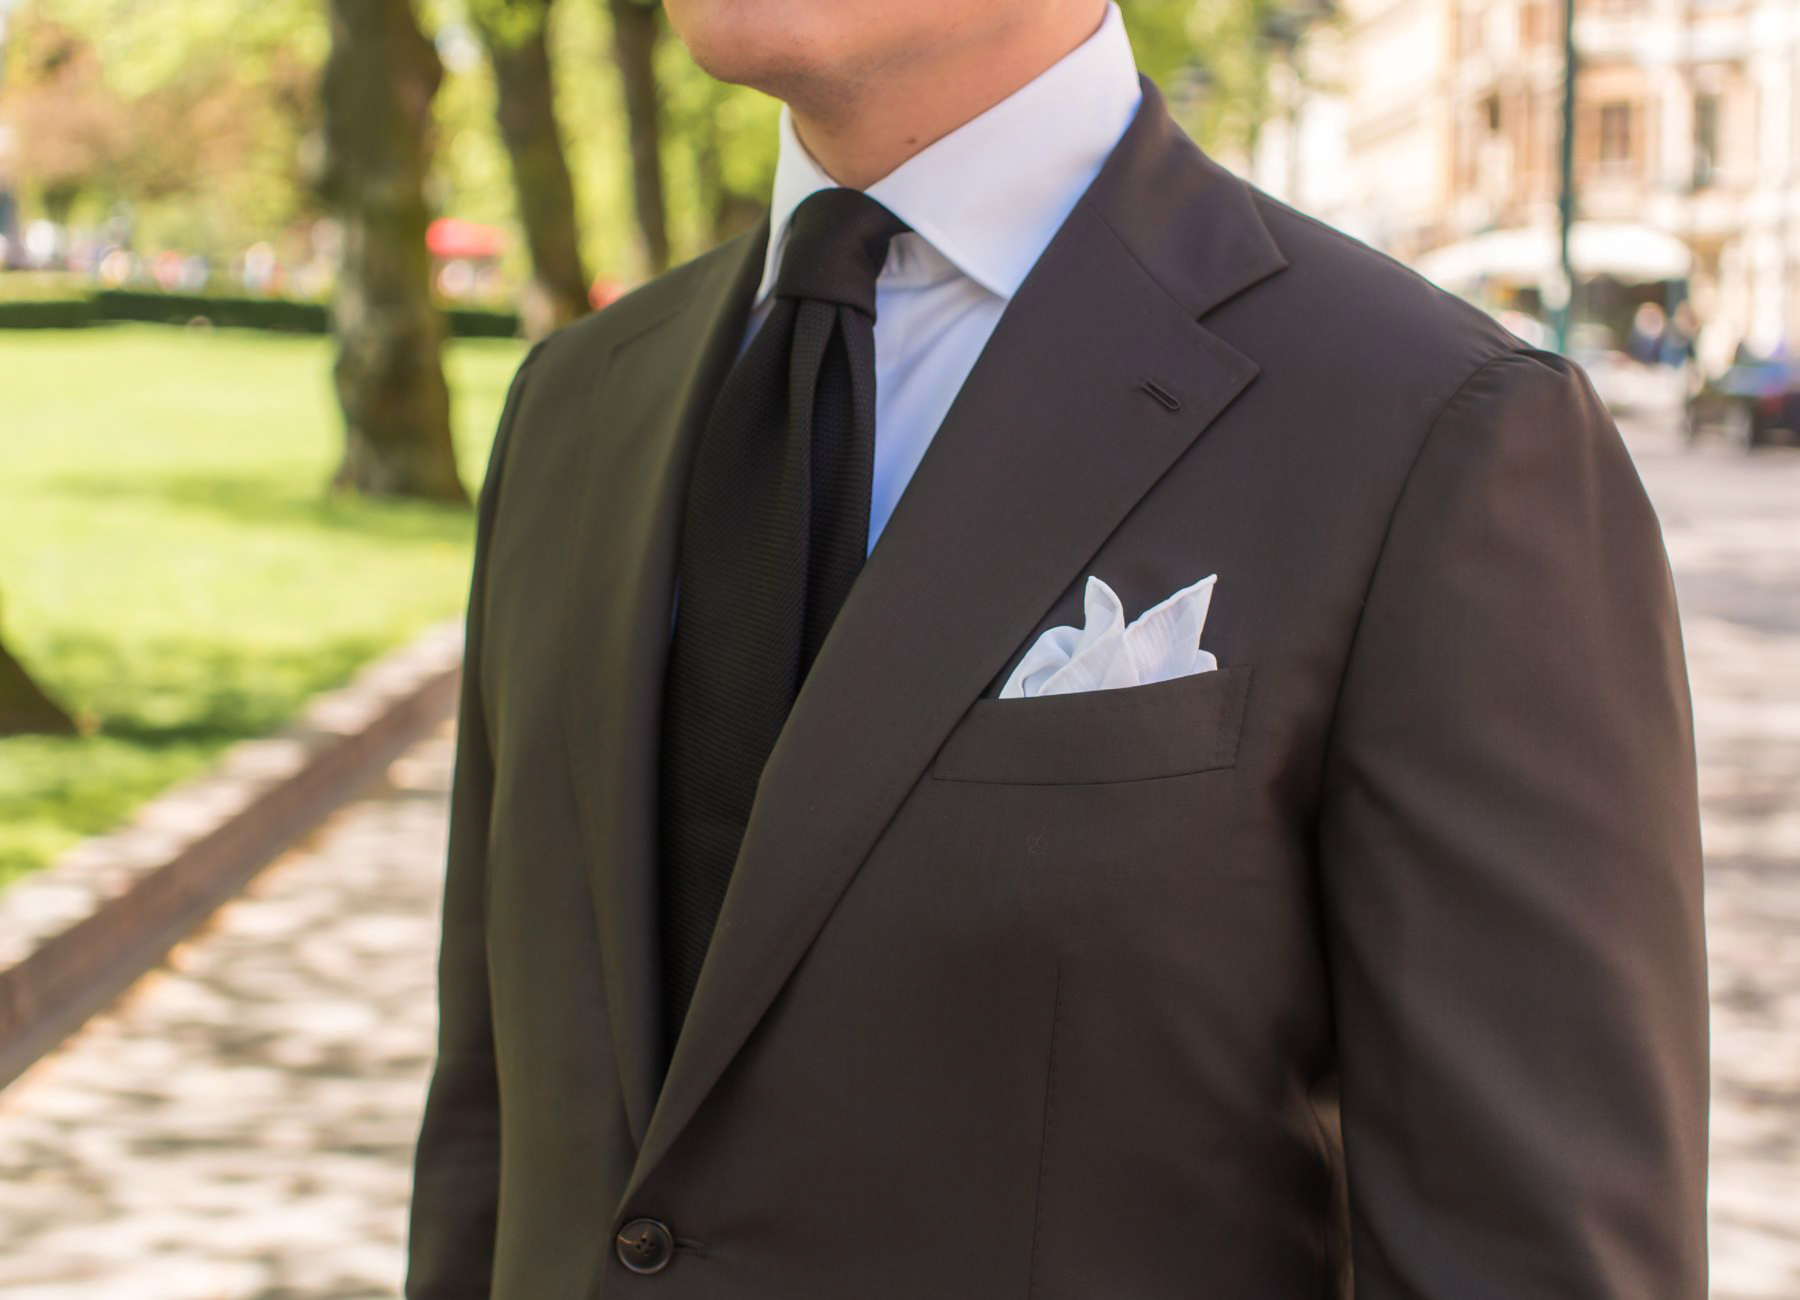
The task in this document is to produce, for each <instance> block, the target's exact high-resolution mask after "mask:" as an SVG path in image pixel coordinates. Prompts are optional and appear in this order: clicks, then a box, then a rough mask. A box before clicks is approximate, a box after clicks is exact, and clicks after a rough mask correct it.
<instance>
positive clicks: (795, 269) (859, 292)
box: [774, 189, 909, 316]
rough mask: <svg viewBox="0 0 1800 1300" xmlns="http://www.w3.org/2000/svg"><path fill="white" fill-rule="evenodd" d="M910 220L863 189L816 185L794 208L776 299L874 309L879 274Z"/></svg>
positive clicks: (776, 277)
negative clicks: (890, 247)
mask: <svg viewBox="0 0 1800 1300" xmlns="http://www.w3.org/2000/svg"><path fill="white" fill-rule="evenodd" d="M907 229H909V227H908V226H907V224H906V223H905V222H904V221H902V220H900V218H899V217H896V216H895V215H894V214H893V213H892V212H889V211H888V210H887V209H886V208H884V207H883V206H882V205H881V204H880V203H879V202H878V201H876V200H875V199H872V198H870V197H869V196H868V195H867V194H864V193H863V192H862V191H861V190H851V189H830V190H818V191H816V192H814V193H812V194H809V195H807V197H806V198H805V200H804V201H802V202H801V204H800V206H799V207H797V208H795V209H794V216H793V221H792V222H791V223H790V224H789V226H788V237H787V247H786V248H785V249H783V250H782V253H781V269H780V271H778V272H777V273H776V276H775V291H774V292H775V296H776V297H777V298H811V299H814V300H816V301H820V302H837V303H843V304H844V305H845V306H846V307H855V308H856V309H857V310H859V311H861V312H864V313H866V314H867V315H869V316H874V314H875V277H876V276H877V275H879V274H880V273H881V264H882V263H883V262H884V261H886V260H887V250H888V241H889V240H891V239H892V238H893V237H894V236H895V235H897V234H899V233H900V232H901V231H903V230H907Z"/></svg>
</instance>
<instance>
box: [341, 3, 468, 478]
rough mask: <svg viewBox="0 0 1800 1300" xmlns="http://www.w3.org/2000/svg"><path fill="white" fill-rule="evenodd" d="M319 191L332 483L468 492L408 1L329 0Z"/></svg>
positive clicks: (433, 57) (431, 66)
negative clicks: (337, 246) (331, 306)
mask: <svg viewBox="0 0 1800 1300" xmlns="http://www.w3.org/2000/svg"><path fill="white" fill-rule="evenodd" d="M330 4H331V54H330V56H329V58H328V59H327V60H326V64H325V79H324V100H325V141H326V150H327V161H326V173H325V177H324V187H323V188H324V192H325V195H326V197H327V198H328V199H329V200H330V201H331V204H332V206H333V208H334V209H335V211H336V213H337V216H338V220H339V223H340V224H341V225H342V227H343V258H342V264H341V266H340V267H339V271H338V293H337V303H336V307H335V310H334V312H333V324H334V328H335V330H336V333H337V339H338V358H337V365H336V367H335V369H334V374H335V377H336V380H337V394H338V404H339V405H340V406H341V407H342V408H343V413H344V433H345V446H344V461H343V465H342V466H341V467H340V468H339V470H338V473H337V478H336V483H337V485H338V486H340V487H344V488H350V489H353V490H355V491H358V492H366V493H370V494H372V495H377V496H408V497H422V498H425V499H427V500H432V501H446V502H455V503H460V504H466V503H467V502H468V495H467V493H466V492H465V491H464V490H463V485H462V480H461V478H460V477H459V476H458V475H457V472H456V453H455V449H454V447H453V446H452V445H451V441H450V392H449V388H448V386H447V385H446V384H445V382H444V367H443V358H442V356H441V350H442V344H443V321H442V318H441V317H440V316H439V315H438V311H437V308H436V307H435V306H434V305H433V303H432V301H431V258H430V255H429V254H428V253H427V252H426V248H425V227H426V226H427V224H429V220H430V215H429V213H428V211H427V209H426V206H425V172H426V168H427V166H428V164H429V159H430V129H431V100H432V96H434V95H435V94H436V93H437V88H438V82H439V80H440V79H441V77H442V75H443V68H442V66H441V65H440V64H439V62H438V57H437V51H436V49H434V48H433V46H432V44H431V42H430V41H429V40H427V39H426V38H425V36H424V34H423V33H421V32H420V31H419V26H418V23H417V22H416V21H415V20H414V18H413V11H412V6H411V3H410V0H330Z"/></svg>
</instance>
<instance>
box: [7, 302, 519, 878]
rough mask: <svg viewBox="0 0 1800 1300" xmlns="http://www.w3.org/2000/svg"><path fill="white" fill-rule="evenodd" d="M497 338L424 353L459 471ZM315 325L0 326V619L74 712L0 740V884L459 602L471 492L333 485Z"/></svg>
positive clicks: (506, 363) (289, 712)
mask: <svg viewBox="0 0 1800 1300" xmlns="http://www.w3.org/2000/svg"><path fill="white" fill-rule="evenodd" d="M522 355H523V345H522V344H518V343H512V342H496V341H475V340H469V341H461V342H457V343H455V344H453V345H452V346H451V347H450V349H449V351H448V353H447V356H446V366H447V368H448V370H449V374H450V382H451V386H452V388H453V390H454V393H455V418H456V435H457V445H458V450H459V455H460V457H461V460H462V465H463V472H464V477H465V479H466V480H467V481H468V482H469V483H470V484H471V491H473V487H474V485H475V484H476V483H478V482H479V478H480V473H481V468H482V465H483V463H484V460H485V457H486V454H487V447H488V441H489V439H490V438H491V436H492V433H493V426H494V421H495V420H496V419H497V418H498V416H499V411H500V403H501V401H502V399H503V398H504V396H505V391H506V383H507V380H508V379H509V378H510V376H511V374H512V370H513V368H514V367H515V366H516V365H517V364H518V362H519V360H520V359H521V357H522ZM330 358H331V352H330V343H329V341H328V340H325V339H320V338H309V337H292V336H283V335H274V334H261V333H251V332H247V331H227V330H214V331H191V332H190V331H185V330H180V329H172V328H167V327H162V326H112V327H107V328H96V329H88V330H71V331H54V330H47V331H43V332H32V331H7V332H0V629H3V630H4V634H5V637H6V641H7V644H8V645H9V646H10V647H11V648H12V649H13V651H14V652H15V653H16V654H17V655H18V656H19V657H20V658H21V659H23V660H24V661H25V662H26V664H27V665H28V666H29V667H30V668H31V669H32V670H33V672H34V673H35V675H36V676H37V677H38V679H39V680H40V681H41V682H42V683H43V684H44V685H45V686H46V687H47V688H48V689H49V690H50V691H51V693H52V694H54V695H55V696H56V697H57V698H58V699H59V700H60V701H61V702H62V703H63V704H64V705H65V706H66V707H68V708H70V709H71V710H72V711H73V712H75V713H76V714H77V715H78V716H79V717H80V718H81V720H82V722H83V724H84V726H85V727H86V728H88V734H86V735H83V736H81V737H79V738H74V739H48V738H35V737H24V738H13V739H9V740H0V884H3V883H4V882H5V881H7V880H8V879H11V878H13V877H16V876H18V875H20V874H22V873H24V872H26V871H30V870H32V869H34V868H36V867H38V866H41V865H43V864H44V863H45V862H47V861H48V860H49V859H51V858H52V857H54V856H55V855H56V854H57V853H58V852H60V851H62V850H63V849H65V848H67V847H68V846H69V845H70V844H72V843H74V842H75V841H76V840H78V839H80V838H81V837H83V836H86V835H91V834H95V833H97V832H100V831H104V830H106V829H108V828H109V827H111V826H113V825H115V824H116V823H117V822H119V821H120V820H121V819H123V818H125V817H126V816H128V815H129V814H130V812H131V811H132V809H133V808H134V807H135V806H136V805H137V804H138V803H140V802H141V801H143V800H144V799H145V798H147V797H149V796H150V795H152V794H155V793H156V792H157V791H159V790H161V789H162V788H163V787H165V786H167V785H169V784H170V783H172V782H174V781H176V780H179V779H181V778H182V777H185V776H188V775H189V774H191V773H193V772H195V771H197V770H198V769H200V768H202V767H203V766H204V765H205V764H206V763H207V761H208V760H209V759H211V758H213V757H214V756H215V755H216V754H217V753H218V752H219V750H221V749H222V748H224V747H225V746H226V745H229V744H230V743H232V742H233V741H236V740H240V739H243V738H244V737H247V736H255V735H260V734H262V733H264V732H266V731H268V730H270V729H271V728H274V727H276V726H279V725H280V724H281V723H283V722H285V721H287V720H288V719H290V718H292V717H293V716H294V715H295V714H296V713H297V712H298V711H299V710H300V708H301V707H302V706H303V705H304V703H305V701H306V700H307V698H308V697H309V696H311V695H313V694H314V693H316V692H318V691H321V690H325V689H327V688H329V687H332V686H336V685H338V684H340V683H341V682H343V681H344V680H346V679H347V678H348V677H349V676H350V675H351V673H352V672H353V671H354V670H355V668H356V667H357V666H358V665H359V664H361V663H362V662H364V661H365V660H367V659H369V658H371V657H372V656H374V655H376V654H379V653H380V652H381V651H383V650H385V649H387V648H388V647H390V646H393V645H395V644H397V643H399V642H401V641H403V640H405V639H406V638H407V637H408V636H410V635H411V634H412V633H414V632H415V631H417V630H418V629H419V628H420V627H422V626H424V625H425V624H427V623H430V622H432V621H435V620H438V619H442V618H446V617H451V616H454V615H456V614H457V613H459V612H460V609H461V606H462V601H463V597H464V594H465V587H466V583H467V577H468V559H469V555H468V551H469V542H470V537H471V533H472V529H473V514H472V512H471V511H466V510H448V509H444V508H441V507H433V506H425V505H414V504H401V503H388V502H375V501H365V500H357V499H346V498H342V497H332V496H329V495H328V494H327V492H326V483H327V480H328V479H329V477H330V474H331V471H332V469H333V468H334V467H335V465H336V458H337V454H338V451H339V446H340V432H339V426H338V421H337V412H336V406H335V403H334V401H333V398H332V395H331V388H330V374H329V366H330Z"/></svg>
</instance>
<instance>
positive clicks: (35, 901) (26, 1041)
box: [0, 624, 462, 1088]
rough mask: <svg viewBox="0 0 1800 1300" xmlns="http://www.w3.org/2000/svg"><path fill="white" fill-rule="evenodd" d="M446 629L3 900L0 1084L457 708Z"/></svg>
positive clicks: (456, 628) (430, 633)
mask: <svg viewBox="0 0 1800 1300" xmlns="http://www.w3.org/2000/svg"><path fill="white" fill-rule="evenodd" d="M461 663H462V629H461V627H460V625H459V624H443V625H439V626H436V627H433V628H430V629H428V630H427V631H426V632H424V633H422V634H421V635H420V636H418V637H416V638H415V639H414V640H413V641H412V642H410V643H409V644H407V645H406V646H403V647H401V648H400V649H398V650H396V651H393V652H392V653H390V654H388V655H386V656H384V657H383V658H381V659H379V660H377V661H376V662H375V663H373V664H370V665H369V666H368V667H366V668H364V669H363V670H362V672H360V673H359V674H358V675H357V677H356V679H355V680H354V681H352V682H351V683H350V684H349V685H348V686H345V687H343V688H342V689H340V690H336V691H330V692H328V693H326V694H324V695H321V696H319V697H318V698H317V699H315V700H314V701H313V702H312V703H311V704H310V705H309V706H308V707H307V710H306V712H305V714H304V715H303V716H302V717H301V719H300V720H299V721H298V722H296V723H294V724H293V725H291V726H289V727H286V728H283V729H282V730H281V731H279V732H277V733H275V734H274V735H272V736H268V737H265V738H263V739H259V740H247V741H244V742H242V743H240V744H238V745H234V746H233V747H232V748H231V749H229V750H227V751H226V753H225V756H224V757H223V758H222V759H221V760H220V761H219V762H218V764H217V765H216V766H214V767H213V768H212V769H211V770H210V771H208V772H207V773H205V774H204V775H202V776H200V777H197V778H195V779H194V780H192V781H188V782H185V783H183V784H182V785H179V786H176V787H175V788H174V789H172V790H169V791H168V792H166V793H164V794H162V795H159V796H158V797H157V798H155V799H153V800H152V801H151V802H150V803H148V804H146V805H145V806H144V807H143V808H142V809H141V810H140V811H139V813H138V815H137V816H136V818H134V819H133V820H132V821H131V822H130V823H129V824H128V825H126V826H124V827H122V828H121V829H119V830H117V831H114V832H111V833H109V834H106V835H101V836H97V837H95V838H94V839H90V840H85V841H83V842H82V843H81V844H78V845H76V846H75V847H74V848H73V849H71V850H70V851H69V852H68V853H66V854H64V855H63V856H62V857H61V858H59V859H58V860H57V861H56V862H54V863H52V864H51V865H50V866H49V867H47V868H45V869H44V870H43V871H41V872H39V873H37V874H36V875H34V876H28V877H26V878H25V879H24V880H21V881H19V882H18V883H17V884H15V885H14V886H12V888H10V889H8V890H6V891H5V892H4V893H0V1088H3V1087H5V1086H6V1085H7V1084H8V1083H10V1082H11V1081H12V1080H13V1079H15V1078H17V1077H18V1075H19V1074H20V1073H22V1072H23V1071H24V1070H25V1068H26V1067H27V1066H29V1065H30V1064H31V1063H32V1062H33V1061H35V1060H37V1059H38V1058H39V1057H40V1056H42V1055H44V1054H45V1053H46V1052H48V1051H49V1050H51V1049H52V1048H53V1047H55V1046H56V1045H57V1044H58V1043H59V1042H61V1041H62V1040H63V1039H64V1038H65V1037H67V1036H68V1035H69V1034H71V1033H73V1032H74V1031H75V1030H76V1029H77V1028H79V1027H80V1026H81V1024H82V1023H83V1022H84V1021H86V1020H87V1018H88V1017H89V1016H91V1015H93V1014H94V1013H95V1012H96V1011H99V1010H100V1009H101V1008H103V1007H104V1006H106V1005H107V1004H108V1003H109V1002H111V1001H112V1000H113V999H114V998H115V997H117V996H118V995H119V994H120V993H121V992H123V991H124V990H125V989H126V988H128V987H130V985H131V984H132V983H133V982H134V981H135V980H137V978H138V977H139V976H141V975H142V974H143V973H144V972H145V971H147V970H149V969H150V968H151V967H153V966H155V965H156V964H157V963H158V962H160V961H161V960H162V959H163V958H164V956H165V955H167V953H168V951H169V949H171V948H173V947H174V946H175V944H177V943H178V942H180V940H181V939H182V938H183V937H184V936H185V935H187V934H188V933H189V932H190V931H192V930H193V929H194V928H195V927H196V926H198V925H199V924H200V923H201V922H202V921H204V920H205V919H206V918H207V917H208V916H209V915H211V913H212V912H213V910H214V909H215V908H217V907H218V906H219V905H220V904H221V903H223V902H225V901H226V900H227V899H229V898H230V897H231V896H232V895H233V894H235V893H237V892H238V891H239V890H240V889H242V888H243V886H244V884H245V883H246V882H247V881H249V880H250V878H251V877H253V876H254V875H255V874H256V873H257V872H258V871H259V870H261V869H262V868H263V867H264V866H266V865H267V864H268V863H269V862H270V861H271V860H272V859H274V858H275V857H276V855H278V854H279V853H280V852H281V851H282V850H283V849H285V848H287V847H288V846H289V845H291V844H292V843H293V842H294V841H295V840H297V839H299V838H300V837H301V836H303V835H304V834H306V832H307V831H309V830H311V829H312V828H313V827H314V826H316V825H317V824H318V823H319V822H320V821H322V820H323V819H324V818H325V817H326V816H327V815H328V814H330V813H331V812H332V810H333V809H335V808H337V807H338V806H339V805H341V804H342V803H344V802H345V801H346V800H348V799H349V798H351V797H352V796H354V795H355V794H356V793H357V792H358V791H359V790H361V789H362V788H363V787H364V786H366V785H368V784H369V782H371V781H372V780H374V779H375V778H376V777H378V776H379V775H380V774H381V772H382V771H383V770H384V769H385V768H386V767H387V765H388V764H389V763H390V762H392V761H393V760H394V759H395V758H396V757H398V756H399V755H400V754H401V753H402V752H404V751H405V750H406V749H407V748H408V747H409V746H410V745H412V744H413V743H414V742H415V741H417V740H418V739H420V738H421V737H422V736H424V735H426V734H428V733H429V732H430V731H431V730H432V728H434V727H436V726H438V725H439V724H440V723H442V722H443V721H444V720H445V719H446V718H448V717H449V716H450V715H451V713H452V712H453V711H454V709H455V706H456V687H457V678H458V674H459V672H460V668H461Z"/></svg>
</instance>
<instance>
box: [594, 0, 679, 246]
mask: <svg viewBox="0 0 1800 1300" xmlns="http://www.w3.org/2000/svg"><path fill="white" fill-rule="evenodd" d="M608 3H609V6H610V8H611V10H612V22H613V56H614V58H615V59H616V60H617V61H618V64H619V81H620V83H621V84H622V85H623V87H624V90H625V120H626V123H627V127H628V129H629V131H630V135H631V185H632V193H633V195H634V197H635V199H636V202H637V219H638V229H639V231H640V232H641V233H642V235H643V239H644V255H645V258H646V259H647V260H648V262H649V263H650V271H651V273H652V274H656V273H657V272H660V271H664V270H667V269H668V266H669V219H668V213H667V209H666V207H665V205H664V202H663V180H662V95H661V92H660V90H659V88H658V86H657V82H656V44H657V40H658V38H659V37H660V36H661V34H662V13H661V10H660V7H659V6H658V5H657V4H655V3H654V0H652V2H651V3H645V2H644V0H608Z"/></svg>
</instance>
